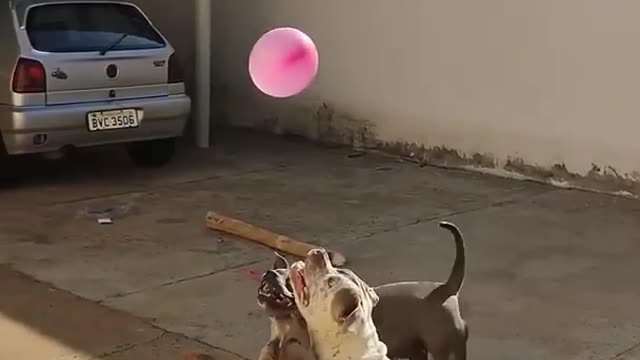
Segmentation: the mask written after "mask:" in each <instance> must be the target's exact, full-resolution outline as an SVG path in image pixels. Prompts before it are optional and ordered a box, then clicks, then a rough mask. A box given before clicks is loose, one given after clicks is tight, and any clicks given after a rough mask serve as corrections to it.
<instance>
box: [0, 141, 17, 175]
mask: <svg viewBox="0 0 640 360" xmlns="http://www.w3.org/2000/svg"><path fill="white" fill-rule="evenodd" d="M18 179H20V176H19V174H18V172H17V168H16V166H14V159H13V158H12V157H11V156H10V155H8V154H7V151H6V150H5V148H4V143H3V142H2V134H0V185H13V184H14V183H15V182H17V181H18Z"/></svg>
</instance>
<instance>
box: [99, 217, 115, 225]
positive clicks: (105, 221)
mask: <svg viewBox="0 0 640 360" xmlns="http://www.w3.org/2000/svg"><path fill="white" fill-rule="evenodd" d="M98 224H100V225H109V224H113V220H111V218H98Z"/></svg>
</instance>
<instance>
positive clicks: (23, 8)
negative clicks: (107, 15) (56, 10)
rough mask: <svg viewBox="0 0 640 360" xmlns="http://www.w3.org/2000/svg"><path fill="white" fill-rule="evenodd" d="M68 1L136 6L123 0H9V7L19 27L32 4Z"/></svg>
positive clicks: (63, 2) (65, 2)
mask: <svg viewBox="0 0 640 360" xmlns="http://www.w3.org/2000/svg"><path fill="white" fill-rule="evenodd" d="M69 3H116V4H126V5H133V6H136V5H135V4H134V3H132V2H129V1H123V0H9V7H10V8H12V9H13V10H14V11H15V13H16V17H17V18H18V23H19V25H20V27H22V26H24V21H25V15H26V13H27V10H28V9H29V8H30V7H31V6H33V5H43V4H69Z"/></svg>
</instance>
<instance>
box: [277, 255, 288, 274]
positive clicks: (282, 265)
mask: <svg viewBox="0 0 640 360" xmlns="http://www.w3.org/2000/svg"><path fill="white" fill-rule="evenodd" d="M275 254H276V260H275V261H274V262H273V269H274V270H277V269H288V268H289V262H288V261H287V259H285V258H284V256H282V255H280V254H278V253H275Z"/></svg>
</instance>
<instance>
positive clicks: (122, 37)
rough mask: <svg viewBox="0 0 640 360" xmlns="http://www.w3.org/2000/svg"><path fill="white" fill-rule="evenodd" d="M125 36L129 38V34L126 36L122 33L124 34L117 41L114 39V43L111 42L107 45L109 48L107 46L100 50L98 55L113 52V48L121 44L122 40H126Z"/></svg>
mask: <svg viewBox="0 0 640 360" xmlns="http://www.w3.org/2000/svg"><path fill="white" fill-rule="evenodd" d="M127 36H129V34H127V33H124V34H122V35H120V37H119V38H118V39H116V40H115V41H114V42H112V43H111V44H109V46H107V47H106V48H104V49H102V50H100V55H105V54H106V53H108V52H109V51H111V50H113V48H115V47H116V46H118V44H120V43H121V42H122V40H124V38H126V37H127Z"/></svg>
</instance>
